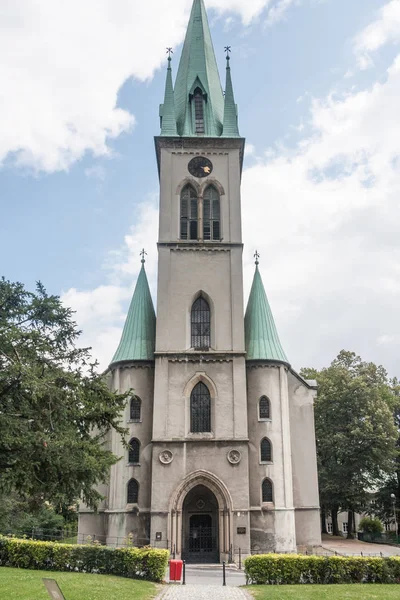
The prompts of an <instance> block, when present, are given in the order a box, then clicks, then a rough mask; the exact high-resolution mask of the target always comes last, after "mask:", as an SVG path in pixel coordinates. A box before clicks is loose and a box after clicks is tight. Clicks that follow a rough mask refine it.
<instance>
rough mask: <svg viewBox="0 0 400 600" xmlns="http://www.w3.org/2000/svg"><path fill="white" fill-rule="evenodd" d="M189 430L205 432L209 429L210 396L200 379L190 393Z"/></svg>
mask: <svg viewBox="0 0 400 600" xmlns="http://www.w3.org/2000/svg"><path fill="white" fill-rule="evenodd" d="M190 431H191V432H192V433H205V432H210V431H211V396H210V392H209V389H208V387H207V386H206V385H205V384H204V383H202V382H201V381H200V382H199V383H198V384H197V385H196V386H195V387H194V388H193V390H192V393H191V395H190Z"/></svg>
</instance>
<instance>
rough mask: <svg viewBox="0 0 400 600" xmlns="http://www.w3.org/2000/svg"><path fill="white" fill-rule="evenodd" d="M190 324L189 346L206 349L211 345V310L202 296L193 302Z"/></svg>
mask: <svg viewBox="0 0 400 600" xmlns="http://www.w3.org/2000/svg"><path fill="white" fill-rule="evenodd" d="M190 324H191V347H192V348H196V349H198V350H206V349H208V348H209V347H210V346H211V312H210V307H209V305H208V302H207V300H205V298H203V297H202V296H200V297H199V298H197V300H195V301H194V302H193V306H192V311H191V315H190Z"/></svg>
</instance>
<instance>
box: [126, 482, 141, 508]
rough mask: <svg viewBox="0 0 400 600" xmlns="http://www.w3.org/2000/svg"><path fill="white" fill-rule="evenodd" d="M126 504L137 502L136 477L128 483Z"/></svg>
mask: <svg viewBox="0 0 400 600" xmlns="http://www.w3.org/2000/svg"><path fill="white" fill-rule="evenodd" d="M127 496H128V497H127V502H128V504H137V503H138V501H139V484H138V482H137V481H136V479H131V480H130V481H129V483H128V494H127Z"/></svg>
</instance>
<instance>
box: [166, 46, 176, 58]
mask: <svg viewBox="0 0 400 600" xmlns="http://www.w3.org/2000/svg"><path fill="white" fill-rule="evenodd" d="M173 53H174V51H173V50H172V48H167V54H168V60H171V54H173Z"/></svg>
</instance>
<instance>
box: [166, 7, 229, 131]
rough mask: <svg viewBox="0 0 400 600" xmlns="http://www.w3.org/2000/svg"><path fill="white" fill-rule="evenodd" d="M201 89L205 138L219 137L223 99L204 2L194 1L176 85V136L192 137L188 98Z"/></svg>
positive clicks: (222, 114)
mask: <svg viewBox="0 0 400 600" xmlns="http://www.w3.org/2000/svg"><path fill="white" fill-rule="evenodd" d="M197 86H200V87H201V88H202V91H203V93H204V94H206V95H207V124H208V131H207V132H206V135H208V136H214V137H219V136H220V135H221V133H222V124H223V116H224V97H223V93H222V87H221V81H220V78H219V73H218V67H217V61H216V59H215V54H214V48H213V43H212V39H211V33H210V27H209V24H208V19H207V13H206V9H205V7H204V2H203V0H194V1H193V7H192V12H191V15H190V19H189V25H188V28H187V32H186V38H185V42H184V45H183V49H182V56H181V60H180V63H179V69H178V74H177V77H176V82H175V92H174V93H175V110H176V118H177V126H178V134H179V135H181V136H192V135H195V134H194V132H193V129H192V123H191V122H190V112H189V94H193V92H194V90H195V88H196V87H197Z"/></svg>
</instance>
